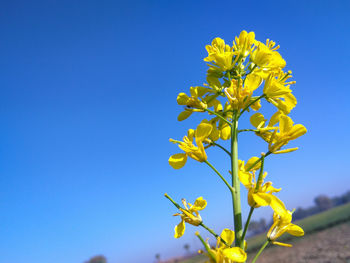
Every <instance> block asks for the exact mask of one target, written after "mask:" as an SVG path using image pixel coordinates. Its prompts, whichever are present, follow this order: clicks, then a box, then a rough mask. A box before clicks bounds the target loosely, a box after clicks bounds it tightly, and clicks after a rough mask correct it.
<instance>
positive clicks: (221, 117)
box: [205, 109, 231, 126]
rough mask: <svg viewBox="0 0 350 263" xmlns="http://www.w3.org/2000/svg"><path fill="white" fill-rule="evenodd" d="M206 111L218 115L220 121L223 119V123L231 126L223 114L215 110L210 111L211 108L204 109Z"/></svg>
mask: <svg viewBox="0 0 350 263" xmlns="http://www.w3.org/2000/svg"><path fill="white" fill-rule="evenodd" d="M205 110H206V111H207V112H209V113H211V114H214V115H216V116H218V117H219V118H220V119H221V120H222V121H224V122H225V123H227V124H228V125H230V126H231V122H229V121H228V120H226V119H225V118H224V117H223V116H221V115H220V114H219V113H217V112H215V111H212V110H209V109H205Z"/></svg>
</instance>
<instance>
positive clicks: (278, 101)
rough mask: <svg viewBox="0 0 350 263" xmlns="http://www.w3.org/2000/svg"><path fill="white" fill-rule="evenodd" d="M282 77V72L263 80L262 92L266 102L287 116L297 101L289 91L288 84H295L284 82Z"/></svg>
mask: <svg viewBox="0 0 350 263" xmlns="http://www.w3.org/2000/svg"><path fill="white" fill-rule="evenodd" d="M283 76H285V75H284V73H283V72H280V74H278V75H275V74H273V73H271V74H270V75H269V76H268V77H267V79H266V80H265V85H264V90H263V92H264V95H265V96H266V100H267V101H268V102H270V103H272V104H273V105H274V106H276V107H277V108H278V109H279V110H281V111H282V112H283V113H285V114H288V113H289V112H290V111H291V110H292V109H293V108H294V107H295V106H296V104H297V100H296V98H295V97H294V95H293V94H292V90H291V89H290V84H293V83H295V82H294V81H293V82H285V79H283Z"/></svg>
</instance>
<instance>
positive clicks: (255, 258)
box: [252, 240, 270, 263]
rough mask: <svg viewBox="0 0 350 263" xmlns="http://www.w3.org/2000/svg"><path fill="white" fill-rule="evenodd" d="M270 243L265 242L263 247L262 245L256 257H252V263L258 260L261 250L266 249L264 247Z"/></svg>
mask: <svg viewBox="0 0 350 263" xmlns="http://www.w3.org/2000/svg"><path fill="white" fill-rule="evenodd" d="M269 243H270V241H268V240H266V242H265V243H264V245H262V247H261V248H260V250H259V252H258V254H256V256H255V257H254V259H253V261H252V263H255V261H256V260H257V259H258V257H259V256H260V254H261V253H262V252H263V250H264V249H265V248H266V246H267V245H268V244H269Z"/></svg>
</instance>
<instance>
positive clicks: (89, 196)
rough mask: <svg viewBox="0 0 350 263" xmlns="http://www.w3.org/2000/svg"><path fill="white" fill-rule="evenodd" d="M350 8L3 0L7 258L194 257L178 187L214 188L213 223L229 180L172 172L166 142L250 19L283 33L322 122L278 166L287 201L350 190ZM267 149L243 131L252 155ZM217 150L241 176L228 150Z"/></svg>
mask: <svg viewBox="0 0 350 263" xmlns="http://www.w3.org/2000/svg"><path fill="white" fill-rule="evenodd" d="M306 2H307V3H306ZM349 11H350V4H349V1H336V0H335V1H300V2H297V1H275V2H273V1H220V2H219V1H218V2H214V1H49V0H48V1H16V0H14V1H2V3H1V9H0V14H1V15H0V36H1V37H0V41H1V42H0V58H1V59H0V67H1V71H0V72H1V74H0V76H1V77H0V86H1V96H0V109H1V112H0V121H1V129H0V138H1V144H0V145H1V146H0V185H1V191H0V236H1V237H2V238H1V240H0V262H8V263H34V262H35V263H62V262H64V263H76V262H82V261H84V260H86V259H88V258H89V257H90V256H93V255H95V254H104V255H105V256H106V257H107V258H108V259H109V262H110V263H117V262H131V263H135V262H152V260H153V259H154V255H155V254H156V253H160V254H161V255H162V257H163V258H165V257H167V256H171V255H175V254H179V255H181V254H183V252H184V250H183V245H184V244H185V243H186V242H188V243H190V245H191V246H194V245H195V243H194V242H195V241H194V240H195V238H194V236H193V232H194V231H193V230H194V227H191V226H189V227H188V229H187V230H188V231H187V230H186V233H185V236H184V237H183V238H182V239H179V240H175V239H174V238H173V228H174V226H175V224H177V223H178V222H179V218H174V217H172V214H173V213H175V212H176V211H175V209H174V207H173V206H172V205H171V204H170V203H169V202H168V201H167V200H166V199H165V198H164V197H163V194H164V193H165V192H167V193H169V195H171V196H172V197H173V198H174V199H176V200H180V199H181V198H182V197H186V198H187V199H188V200H194V199H195V198H196V197H198V196H201V195H202V196H204V197H205V198H206V199H207V200H208V206H207V208H206V209H205V211H203V213H202V216H203V218H204V219H205V221H206V222H207V224H208V225H210V226H214V225H215V226H216V228H215V229H216V231H218V232H219V231H221V229H222V228H223V227H232V220H231V219H232V215H231V213H232V212H231V209H230V205H231V201H230V199H229V195H228V193H227V192H226V188H225V186H224V185H222V184H221V183H220V181H219V180H218V178H217V177H216V176H215V175H214V174H213V173H212V172H211V171H210V170H209V169H208V168H207V167H205V166H204V165H201V164H199V163H197V162H194V161H192V160H190V161H189V162H188V164H187V165H186V166H185V168H183V169H181V170H178V171H175V170H173V169H172V168H171V167H170V166H169V165H168V163H167V160H168V158H169V155H171V154H174V153H177V152H179V149H178V148H177V146H175V145H173V144H171V143H169V141H168V139H169V137H172V138H177V139H181V138H182V136H183V135H184V134H185V132H186V130H187V129H188V128H194V127H196V126H197V124H198V123H197V121H198V119H197V118H190V119H189V120H187V121H185V122H182V123H179V122H177V120H176V118H177V115H178V113H179V112H180V111H181V107H180V106H178V105H177V104H176V96H177V94H178V93H179V92H182V91H185V92H188V90H189V87H190V86H191V85H192V86H195V85H201V84H202V83H203V82H204V81H205V74H206V68H207V67H206V64H205V63H204V62H203V58H204V57H205V56H206V51H205V48H204V47H205V45H206V44H209V43H210V42H211V40H212V39H213V38H214V37H217V36H220V37H222V38H224V39H225V40H226V41H227V42H228V43H232V40H233V38H234V36H236V35H238V34H239V33H240V32H241V30H243V29H245V30H247V31H254V32H255V33H256V38H257V39H258V40H261V41H265V39H266V38H270V39H273V40H275V41H276V42H277V43H278V44H280V46H281V49H280V53H281V54H282V55H283V57H284V58H285V60H286V61H287V68H288V69H291V70H293V73H294V74H293V75H294V79H295V80H296V81H297V84H296V85H295V86H294V94H295V95H296V97H297V98H298V105H297V107H296V108H295V109H294V110H293V111H292V114H291V116H292V118H293V119H294V120H295V122H296V123H302V124H304V125H305V126H306V127H307V128H308V133H307V135H305V136H303V137H302V138H300V139H298V140H297V141H296V142H294V143H293V144H292V145H293V146H299V147H300V150H299V151H297V152H295V153H292V154H289V155H279V156H272V158H269V159H268V160H267V162H266V170H267V171H268V172H269V176H270V179H271V180H272V181H273V182H274V185H275V186H276V187H282V188H283V190H282V192H281V193H280V194H279V197H280V198H281V199H282V200H284V202H285V203H286V205H287V207H288V208H289V209H292V208H294V207H297V206H305V207H306V206H309V205H311V204H312V200H313V198H314V196H315V195H317V194H320V193H325V194H328V195H330V196H334V195H337V194H341V193H343V192H345V191H346V190H348V189H349V183H350V179H349V172H348V170H347V168H348V167H347V166H348V164H349V161H348V158H349V148H350V143H349V139H348V134H349V130H350V123H349V122H350V121H349V120H350V118H349V113H350V108H349V97H350V88H349V87H350V81H349V80H350V78H349V75H350V71H349V64H348V63H349V58H350V49H349V40H350V32H349V28H350V23H349V21H350V20H349ZM240 127H247V128H248V127H250V126H249V123H248V122H247V121H243V122H242V124H241V126H240ZM261 151H265V145H264V143H262V142H261V140H259V138H256V137H255V136H254V134H244V135H242V136H241V137H240V148H239V155H240V158H242V159H247V158H249V157H250V156H253V155H257V154H259V153H260V152H261ZM208 156H209V159H210V160H211V161H212V162H213V163H216V164H217V167H218V168H219V169H220V170H222V171H227V169H228V167H227V162H228V160H227V159H226V156H225V155H223V154H221V153H220V154H219V153H217V152H216V151H208ZM243 194H244V192H243ZM243 198H244V197H243ZM266 209H267V210H264V209H261V211H258V212H257V213H256V214H255V217H256V218H259V217H260V216H262V215H263V214H264V213H265V212H267V213H270V210H269V209H268V208H266ZM247 210H248V208H247V207H246V206H245V208H244V212H245V213H246V212H247ZM202 232H203V231H202ZM203 233H204V232H203ZM177 251H179V252H177Z"/></svg>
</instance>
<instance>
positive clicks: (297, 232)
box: [287, 224, 304, 237]
mask: <svg viewBox="0 0 350 263" xmlns="http://www.w3.org/2000/svg"><path fill="white" fill-rule="evenodd" d="M287 233H289V234H291V235H293V236H297V237H301V236H303V235H304V230H303V229H302V228H301V227H300V226H297V225H294V224H290V225H289V226H288V228H287Z"/></svg>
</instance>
